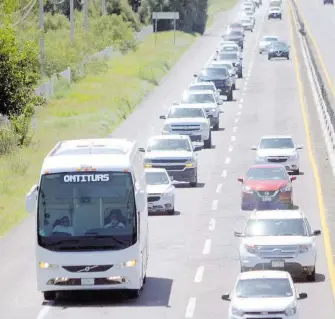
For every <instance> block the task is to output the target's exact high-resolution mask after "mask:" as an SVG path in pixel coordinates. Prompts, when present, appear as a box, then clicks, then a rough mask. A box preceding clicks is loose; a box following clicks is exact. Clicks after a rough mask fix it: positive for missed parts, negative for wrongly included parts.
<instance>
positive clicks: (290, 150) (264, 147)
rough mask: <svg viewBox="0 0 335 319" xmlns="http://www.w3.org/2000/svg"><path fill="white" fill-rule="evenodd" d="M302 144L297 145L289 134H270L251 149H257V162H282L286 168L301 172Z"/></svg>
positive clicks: (296, 172) (295, 172) (297, 172)
mask: <svg viewBox="0 0 335 319" xmlns="http://www.w3.org/2000/svg"><path fill="white" fill-rule="evenodd" d="M302 148H303V147H302V145H295V143H294V141H293V139H292V137H291V136H289V135H268V136H263V137H262V138H261V139H260V141H259V143H258V145H257V146H252V147H251V149H252V150H255V151H257V153H256V163H257V164H268V163H270V164H281V165H283V166H285V168H286V170H287V171H289V172H293V173H294V174H299V172H300V164H299V152H298V150H301V149H302Z"/></svg>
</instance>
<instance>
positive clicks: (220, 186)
mask: <svg viewBox="0 0 335 319" xmlns="http://www.w3.org/2000/svg"><path fill="white" fill-rule="evenodd" d="M222 186H223V185H222V184H219V185H218V186H217V187H216V192H217V193H221V190H222Z"/></svg>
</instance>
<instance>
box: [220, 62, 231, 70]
mask: <svg viewBox="0 0 335 319" xmlns="http://www.w3.org/2000/svg"><path fill="white" fill-rule="evenodd" d="M217 65H218V66H220V68H227V69H228V70H229V71H231V70H233V66H232V65H231V64H229V63H218V64H217Z"/></svg>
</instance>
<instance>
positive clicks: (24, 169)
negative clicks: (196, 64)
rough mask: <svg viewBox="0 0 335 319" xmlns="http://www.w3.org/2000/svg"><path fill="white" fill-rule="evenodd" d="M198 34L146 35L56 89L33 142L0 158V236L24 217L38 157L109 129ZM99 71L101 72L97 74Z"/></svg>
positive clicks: (41, 115) (39, 119)
mask: <svg viewBox="0 0 335 319" xmlns="http://www.w3.org/2000/svg"><path fill="white" fill-rule="evenodd" d="M195 39H196V36H193V35H189V34H185V33H182V32H177V35H176V46H174V44H173V32H172V31H170V32H162V33H159V34H158V36H157V45H156V46H155V37H154V35H150V36H148V37H147V38H146V39H145V40H144V41H143V42H142V43H141V44H140V45H139V48H138V50H137V51H136V52H132V53H129V54H127V55H125V56H119V57H116V58H113V59H112V60H110V61H108V62H106V63H105V65H104V66H103V68H101V63H99V64H98V69H99V70H95V72H94V73H95V74H93V75H89V76H87V77H86V78H85V79H83V80H82V81H80V82H78V83H75V84H73V85H72V86H71V88H70V90H64V92H63V93H62V94H60V92H58V97H60V98H58V99H54V100H52V101H51V102H50V103H49V104H48V105H47V106H46V107H44V108H43V109H41V110H39V111H38V112H37V116H36V122H37V125H36V130H35V133H34V138H33V142H32V145H31V146H30V147H29V148H26V149H20V150H18V151H17V152H15V153H13V154H11V155H8V156H6V157H2V158H0V236H2V235H4V234H5V233H6V232H8V231H9V230H10V229H11V228H12V227H13V226H14V225H16V224H18V223H19V222H20V221H21V220H22V219H23V218H25V217H26V216H27V215H26V213H25V200H24V199H25V194H26V192H27V191H28V190H29V189H30V187H31V186H32V185H33V184H35V183H36V182H37V181H38V178H39V174H40V169H41V164H42V161H43V159H44V157H45V155H46V154H47V152H49V151H50V149H51V148H52V147H53V146H54V145H55V143H56V142H57V141H59V140H62V139H71V138H88V137H103V136H107V134H109V133H111V132H112V131H113V129H114V128H115V127H117V126H118V125H119V124H120V122H122V121H123V120H124V119H125V118H126V117H127V115H128V114H130V113H131V112H132V110H133V109H134V108H135V106H136V105H137V104H138V103H139V102H140V101H141V100H142V99H143V98H144V97H145V96H146V95H147V94H148V93H149V92H150V91H151V90H152V89H153V88H154V87H155V86H156V85H158V83H159V80H160V79H161V78H162V77H163V76H164V75H165V74H166V73H167V72H168V71H169V69H170V68H171V67H172V66H173V65H174V64H175V63H176V62H177V61H178V60H179V58H180V56H181V55H182V54H183V52H184V51H186V49H188V47H189V46H190V45H191V44H192V43H193V42H194V41H195ZM97 71H100V72H97Z"/></svg>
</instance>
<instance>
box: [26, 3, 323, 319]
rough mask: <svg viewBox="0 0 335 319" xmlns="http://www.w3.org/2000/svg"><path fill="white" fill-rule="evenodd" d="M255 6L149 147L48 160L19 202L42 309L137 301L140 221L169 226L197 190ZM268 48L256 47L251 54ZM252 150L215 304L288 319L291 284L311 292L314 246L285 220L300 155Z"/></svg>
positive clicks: (125, 143) (304, 226) (275, 141)
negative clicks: (92, 293)
mask: <svg viewBox="0 0 335 319" xmlns="http://www.w3.org/2000/svg"><path fill="white" fill-rule="evenodd" d="M278 2H280V6H281V1H278V0H275V1H274V0H272V1H271V2H270V6H273V3H275V5H276V6H277V5H278ZM271 3H272V4H271ZM261 5H262V1H261V0H248V1H245V2H244V3H243V7H242V13H241V16H240V18H239V19H238V20H237V21H236V22H234V23H231V24H229V25H228V26H227V27H226V28H225V30H224V34H223V36H222V41H221V42H220V44H219V46H218V48H217V50H216V52H215V53H214V54H213V56H212V58H211V59H210V61H209V62H208V63H207V64H206V65H205V67H204V68H203V69H202V70H200V72H199V73H197V74H194V79H195V80H194V83H192V84H190V86H189V87H188V89H187V90H186V91H185V92H184V93H183V95H182V97H181V99H180V101H178V102H174V103H173V105H172V106H171V107H170V109H169V110H168V112H167V114H166V115H162V116H160V119H162V120H164V121H165V122H164V125H163V129H162V132H161V135H157V136H152V137H150V138H149V140H148V143H147V145H146V147H145V148H143V147H140V146H139V145H137V143H136V142H135V141H131V140H126V139H117V138H100V139H84V140H67V141H61V142H59V143H57V144H56V145H55V147H54V148H53V149H52V150H51V151H50V152H49V154H48V155H47V156H46V158H45V160H44V162H43V165H42V168H41V175H40V179H39V181H38V183H37V184H36V185H34V186H33V187H32V188H31V190H30V191H29V193H28V194H27V196H26V210H27V212H30V213H36V269H37V286H38V290H39V291H41V292H43V294H44V298H45V299H46V300H53V299H55V298H56V297H57V293H58V292H62V291H72V290H104V289H106V290H107V289H108V290H114V289H118V290H119V289H120V290H126V291H127V292H128V294H129V296H130V297H132V298H136V297H138V296H139V295H140V293H141V291H142V289H143V287H144V284H145V283H146V270H147V263H148V258H149V249H148V244H149V229H148V215H149V213H150V212H164V213H168V214H174V210H175V196H176V194H175V185H176V184H178V183H189V185H190V187H197V183H198V156H197V151H198V150H199V149H201V148H205V149H211V148H212V131H218V130H220V128H221V123H220V113H221V110H220V106H221V105H222V104H223V100H222V96H225V97H226V99H227V101H231V100H233V94H234V90H236V88H237V87H238V79H239V78H242V77H243V48H244V38H245V36H246V32H247V31H248V30H250V31H253V28H254V25H255V23H256V14H255V13H256V10H257V7H259V6H261ZM276 6H275V7H276ZM263 42H266V43H265V44H264V43H263ZM278 42H280V40H279V38H278V37H275V36H268V37H266V38H263V41H261V42H260V44H259V50H260V53H263V52H266V51H268V52H270V51H269V50H270V47H271V45H272V44H273V43H278ZM252 149H253V150H255V151H256V158H255V164H254V165H251V167H250V168H249V169H248V171H247V172H246V174H245V176H244V177H241V178H238V181H239V182H241V183H242V195H241V209H242V210H251V211H252V212H251V213H250V216H249V218H248V221H247V224H246V227H245V229H244V230H243V231H242V232H240V233H238V232H236V233H235V236H236V237H238V238H240V239H241V242H240V247H239V252H240V267H241V274H240V275H239V277H238V278H237V281H236V284H235V286H234V289H233V293H232V294H231V295H229V294H225V295H223V296H222V299H224V300H230V302H231V303H230V307H229V311H228V317H229V318H230V319H246V318H256V317H255V316H257V318H264V319H266V318H269V316H268V315H269V314H271V315H273V316H275V318H278V319H283V318H287V317H290V318H292V319H296V318H298V307H297V299H299V298H300V299H302V298H305V297H306V294H298V293H297V291H296V289H295V287H294V284H293V279H292V277H291V275H290V274H289V273H291V274H292V276H293V277H294V276H301V275H303V276H305V277H306V278H307V280H309V281H315V278H316V277H315V276H316V273H315V264H316V257H317V252H316V244H315V236H318V235H320V234H321V232H320V231H319V230H315V231H313V230H312V228H311V226H310V224H309V222H308V219H307V217H306V216H305V215H304V213H303V212H302V211H301V210H299V209H297V210H292V209H291V208H294V207H293V206H294V204H293V195H292V194H293V185H292V182H293V181H294V180H295V179H296V176H292V175H289V172H293V173H295V174H299V172H300V164H299V153H298V150H300V149H302V146H301V145H296V144H295V142H294V141H293V138H292V137H291V136H284V135H276V136H274V135H269V136H263V137H262V138H261V139H260V141H259V142H258V144H257V145H256V146H254V147H252ZM141 153H144V155H143V156H142V154H141ZM278 207H279V208H280V210H278ZM250 270H254V271H250ZM284 270H285V271H284ZM286 271H289V272H286Z"/></svg>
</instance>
